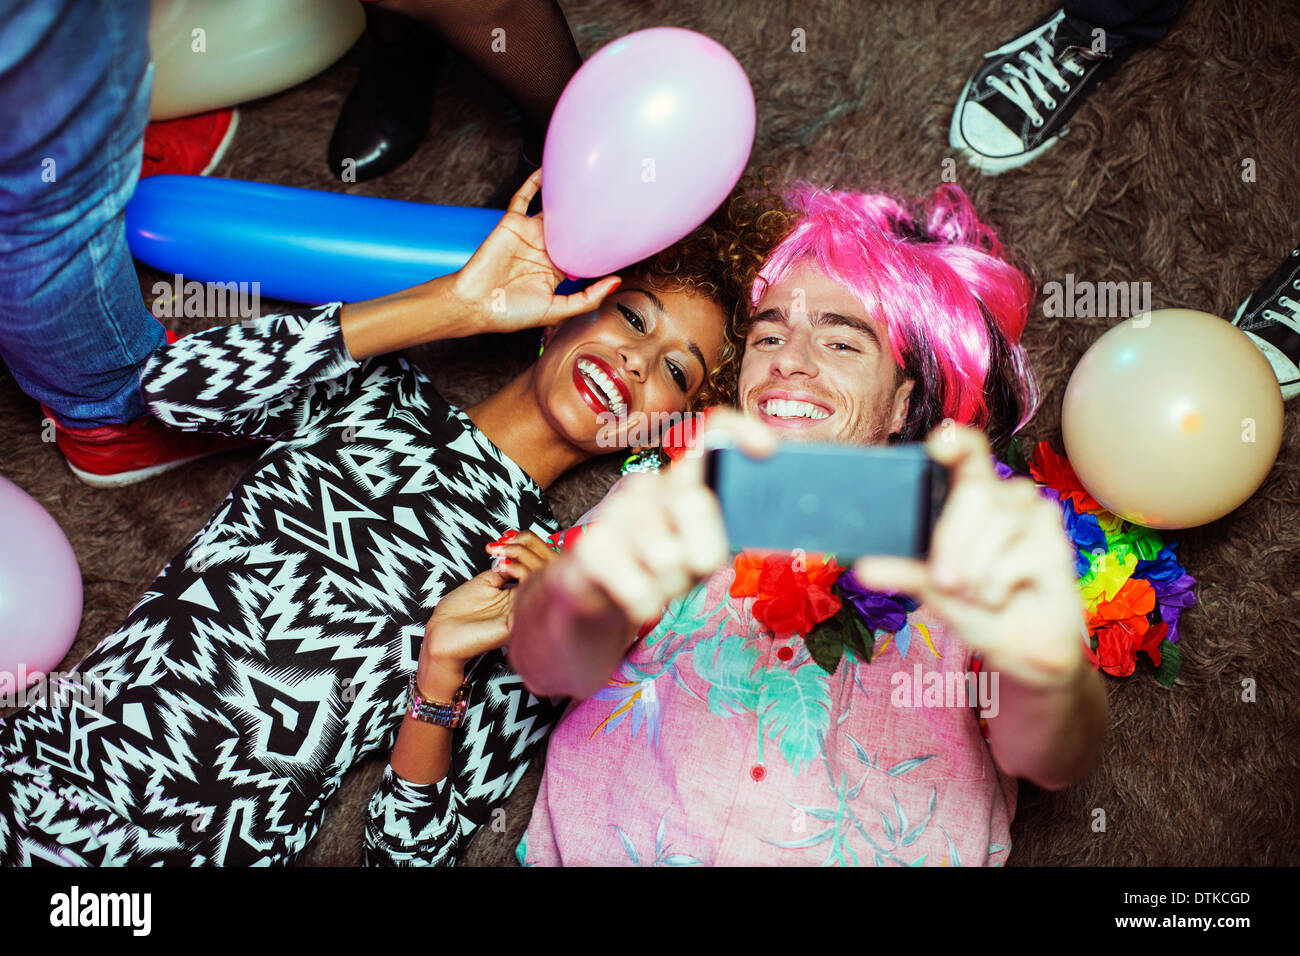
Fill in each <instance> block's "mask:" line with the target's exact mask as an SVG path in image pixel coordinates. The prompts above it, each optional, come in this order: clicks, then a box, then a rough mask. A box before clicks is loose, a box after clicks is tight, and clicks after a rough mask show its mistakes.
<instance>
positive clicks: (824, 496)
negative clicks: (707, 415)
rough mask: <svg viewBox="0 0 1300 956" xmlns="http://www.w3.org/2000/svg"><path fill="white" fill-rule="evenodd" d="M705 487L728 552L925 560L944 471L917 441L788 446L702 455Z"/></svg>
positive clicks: (720, 450)
mask: <svg viewBox="0 0 1300 956" xmlns="http://www.w3.org/2000/svg"><path fill="white" fill-rule="evenodd" d="M705 472H706V480H707V482H708V484H709V487H710V488H712V489H713V491H714V492H715V493H716V494H717V496H718V500H719V502H720V504H721V505H722V517H723V521H724V523H725V524H726V528H727V537H728V539H729V541H730V542H731V547H732V548H733V549H734V550H748V549H770V550H777V551H793V550H794V549H796V548H801V549H803V550H804V551H808V552H811V553H818V552H820V553H824V554H834V555H836V556H837V557H838V558H839V559H842V560H841V563H845V562H846V561H849V560H851V559H853V558H857V557H860V556H863V555H870V554H879V555H897V556H903V557H914V558H924V557H925V556H926V555H928V554H929V550H930V535H931V533H932V531H933V529H934V523H935V521H937V520H938V517H939V513H940V511H941V510H942V508H943V502H944V500H945V499H946V497H947V493H948V473H947V470H946V469H945V468H943V467H942V466H940V465H938V464H936V463H935V462H934V460H933V459H931V458H930V457H929V456H928V455H927V454H926V453H925V449H924V447H923V446H922V445H921V444H919V443H908V444H902V445H890V446H885V447H876V446H860V445H820V444H806V445H805V444H785V445H782V446H781V447H780V449H778V451H777V452H776V453H775V454H774V455H772V457H770V458H765V459H755V458H750V457H749V456H748V455H746V454H744V453H743V452H741V451H739V450H737V449H735V448H717V449H713V450H711V451H709V452H707V453H706V459H705Z"/></svg>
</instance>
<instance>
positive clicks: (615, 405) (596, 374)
mask: <svg viewBox="0 0 1300 956" xmlns="http://www.w3.org/2000/svg"><path fill="white" fill-rule="evenodd" d="M578 371H579V372H581V373H582V376H583V378H585V379H586V380H587V381H588V383H590V384H591V385H592V386H593V388H592V391H593V392H595V393H596V394H597V395H600V396H602V397H603V398H604V399H605V404H606V405H607V406H608V407H609V410H610V411H611V412H613V413H614V414H615V415H621V414H623V411H624V409H625V408H626V407H627V406H626V405H625V404H624V403H623V396H622V394H621V393H620V392H619V390H618V386H617V385H615V384H614V381H613V379H611V378H610V377H609V376H608V375H606V374H605V373H604V372H602V371H601V370H600V366H598V365H596V363H595V362H588V361H587V360H586V359H578Z"/></svg>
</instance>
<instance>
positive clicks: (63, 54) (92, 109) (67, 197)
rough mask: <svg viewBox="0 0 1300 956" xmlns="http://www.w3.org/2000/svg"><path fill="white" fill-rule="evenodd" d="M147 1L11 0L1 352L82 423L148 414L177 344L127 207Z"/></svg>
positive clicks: (136, 159)
mask: <svg viewBox="0 0 1300 956" xmlns="http://www.w3.org/2000/svg"><path fill="white" fill-rule="evenodd" d="M148 28H149V3H148V0H25V2H24V0H0V357H2V358H3V359H4V361H5V364H6V365H8V366H9V370H10V372H12V373H13V377H14V379H15V380H16V381H17V383H18V385H19V387H20V388H22V390H23V391H24V392H26V393H27V394H28V395H30V396H31V397H32V398H35V399H37V400H39V401H42V402H44V403H45V404H46V405H48V406H49V407H50V408H51V409H52V410H53V411H54V413H55V415H56V416H57V417H58V418H59V420H60V421H61V422H64V423H66V424H68V425H71V426H74V427H89V426H93V425H101V424H109V423H116V422H127V421H131V420H133V419H136V418H139V417H140V416H142V415H144V414H146V412H147V409H146V407H145V404H144V400H143V398H142V396H141V394H140V384H139V371H140V369H141V368H143V366H144V363H145V360H146V359H147V358H148V357H149V354H150V353H151V352H153V350H154V349H155V348H157V347H158V346H159V345H161V344H162V342H163V339H164V332H163V326H162V325H161V324H160V323H159V322H158V321H157V320H156V319H155V318H154V317H153V316H152V315H150V314H149V311H148V310H147V309H146V308H145V304H144V299H143V298H142V297H141V295H140V285H139V280H138V279H137V278H136V272H135V265H134V263H133V262H132V261H131V253H130V250H129V249H128V248H127V244H126V229H125V220H124V219H123V214H122V210H123V207H124V206H125V204H126V201H127V200H128V199H129V198H130V197H131V192H132V190H134V189H135V183H136V179H137V177H138V176H139V173H140V161H141V155H142V144H143V136H144V127H145V124H146V123H148V121H149V95H150V91H151V89H152V84H153V66H152V64H151V63H150V62H149V46H148Z"/></svg>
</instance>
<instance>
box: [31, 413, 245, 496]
mask: <svg viewBox="0 0 1300 956" xmlns="http://www.w3.org/2000/svg"><path fill="white" fill-rule="evenodd" d="M41 412H42V413H44V415H45V416H46V417H47V418H49V419H50V420H51V421H52V422H54V439H55V442H56V443H57V444H58V446H59V451H61V452H63V457H64V458H65V459H67V462H68V467H69V468H70V469H72V473H73V474H74V475H76V476H77V477H78V478H80V479H81V480H82V481H83V482H85V483H86V484H88V485H91V486H92V487H95V488H117V487H120V486H121V485H132V484H135V483H136V482H137V481H144V480H145V479H146V478H152V477H154V475H161V474H162V473H163V472H164V471H171V470H172V469H173V468H179V467H180V466H181V465H184V464H187V463H188V462H191V461H195V460H197V459H199V458H206V457H207V456H208V455H215V454H218V453H220V452H223V451H232V450H234V449H236V448H243V447H245V446H247V445H257V444H264V442H259V441H258V440H257V439H254V438H238V437H228V436H226V435H209V434H203V433H200V432H185V431H181V430H180V429H179V428H171V427H169V426H167V425H164V424H163V423H162V422H161V421H159V420H158V419H157V418H154V417H153V416H152V415H145V416H144V417H143V418H137V419H136V420H135V421H133V422H126V423H124V424H121V425H99V426H96V427H94V428H68V427H67V426H65V425H63V424H62V423H61V422H60V421H59V420H58V419H57V418H55V417H54V413H53V412H51V411H50V410H49V409H48V408H46V407H45V405H44V404H42V405H41Z"/></svg>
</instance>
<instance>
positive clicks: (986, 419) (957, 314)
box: [751, 183, 1039, 447]
mask: <svg viewBox="0 0 1300 956" xmlns="http://www.w3.org/2000/svg"><path fill="white" fill-rule="evenodd" d="M786 198H787V201H788V202H789V204H790V206H791V207H792V208H793V209H794V210H795V212H796V215H797V216H798V217H799V218H798V219H797V220H796V225H795V226H794V228H793V229H792V230H791V232H790V234H789V235H788V236H787V237H786V238H785V239H784V240H782V242H781V243H780V244H779V245H778V246H777V247H776V248H775V249H774V250H773V251H772V254H771V255H770V256H769V257H768V259H767V261H766V262H765V263H764V264H763V268H762V269H761V270H760V271H759V273H758V278H757V280H756V281H755V283H754V286H753V290H752V293H751V295H752V298H751V307H752V306H755V305H757V304H758V301H759V299H760V298H762V295H763V291H764V289H766V288H767V286H768V285H769V284H771V285H775V284H776V283H778V282H781V281H782V280H783V279H785V277H786V276H788V275H789V273H790V271H791V270H792V269H794V268H795V266H796V265H798V264H799V263H800V262H803V261H804V260H812V261H813V262H814V263H815V264H816V265H817V267H818V268H819V269H820V270H821V271H822V272H823V273H824V274H825V275H826V276H827V277H828V278H830V279H831V280H832V281H834V282H836V283H838V284H839V285H841V286H844V287H845V288H847V289H849V290H850V291H851V292H853V294H854V295H856V296H857V298H858V299H859V300H860V301H861V302H862V305H863V307H864V308H865V309H866V311H867V314H868V315H869V316H871V317H873V318H875V319H877V320H878V321H881V322H883V323H884V324H885V325H886V327H887V328H888V330H889V346H890V351H891V353H892V354H893V358H894V361H895V362H896V363H897V365H898V367H899V375H900V377H899V379H898V381H900V382H901V381H902V380H903V379H904V378H910V379H912V380H913V382H914V384H913V386H912V396H911V400H910V402H909V406H908V414H907V422H906V424H905V425H904V427H903V429H902V431H901V432H900V433H899V434H898V438H899V439H900V440H903V441H915V440H920V439H923V438H924V437H925V435H926V434H927V433H928V432H929V430H930V429H932V428H934V427H935V426H936V425H938V424H939V423H940V422H942V421H943V420H944V419H945V418H952V419H953V420H954V421H956V422H959V423H961V424H963V425H970V426H972V427H974V428H979V429H982V430H984V431H985V432H986V433H987V434H988V435H989V437H990V439H991V440H992V442H993V444H994V446H995V447H996V446H997V445H999V444H1001V443H1002V442H1004V441H1005V440H1007V439H1008V438H1010V437H1011V435H1012V434H1014V433H1015V432H1017V431H1019V430H1020V428H1022V427H1023V426H1024V424H1025V423H1026V422H1027V421H1029V419H1030V418H1031V417H1033V414H1034V411H1035V410H1036V409H1037V406H1038V401H1039V394H1038V385H1037V382H1036V381H1035V379H1034V375H1033V371H1032V369H1031V368H1030V366H1029V362H1028V360H1027V358H1026V356H1025V353H1024V349H1023V348H1022V347H1021V345H1020V335H1021V333H1022V332H1023V331H1024V327H1025V322H1026V320H1027V318H1028V316H1029V309H1030V307H1031V306H1032V304H1033V300H1034V299H1033V287H1032V285H1031V284H1030V282H1029V279H1028V278H1027V277H1026V276H1025V275H1024V274H1023V273H1022V272H1021V271H1020V270H1019V269H1017V268H1016V267H1015V266H1013V265H1011V264H1010V263H1009V262H1007V261H1006V260H1005V259H1004V258H1003V257H1002V255H1003V252H1002V247H1001V245H1000V244H999V242H998V239H997V236H996V235H995V234H994V232H993V230H992V229H991V228H989V227H988V226H987V225H985V224H984V223H982V222H980V221H979V218H978V217H977V216H976V214H975V209H974V207H973V206H972V205H971V202H970V199H969V198H967V196H966V194H965V193H964V192H963V191H962V189H961V187H960V186H956V185H944V186H939V187H938V188H937V189H935V191H934V193H933V194H932V195H931V196H930V199H929V201H928V202H927V203H926V206H925V208H924V210H923V211H922V212H921V213H920V215H919V217H918V216H914V215H913V214H912V213H911V212H910V211H909V210H908V209H907V207H906V206H904V205H903V204H902V203H901V202H899V201H898V200H896V199H893V198H891V197H889V196H886V195H880V194H866V193H850V192H837V191H833V190H828V189H824V188H819V187H816V186H811V185H809V184H806V183H796V184H794V185H793V186H792V188H791V189H790V191H789V193H788V195H787V197H786Z"/></svg>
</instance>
